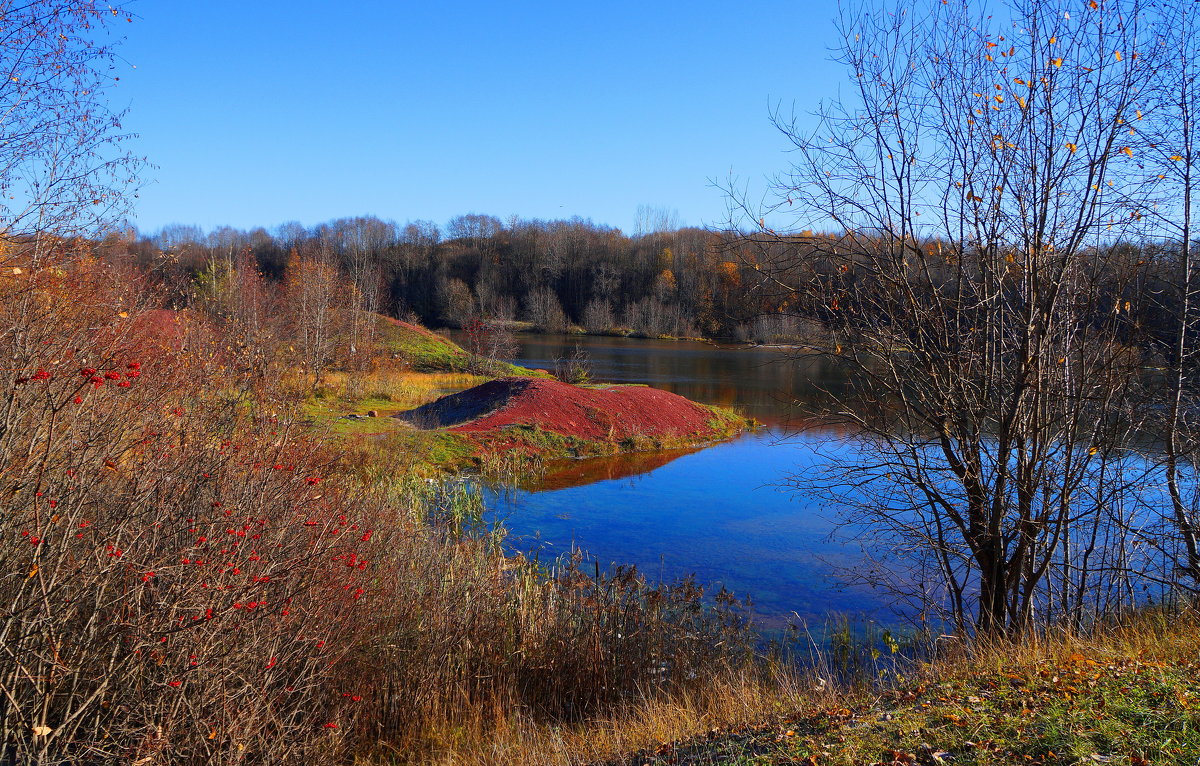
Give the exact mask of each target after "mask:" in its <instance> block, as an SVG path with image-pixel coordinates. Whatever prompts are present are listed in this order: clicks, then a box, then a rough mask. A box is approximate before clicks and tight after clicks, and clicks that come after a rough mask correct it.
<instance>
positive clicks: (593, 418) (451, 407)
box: [397, 378, 714, 442]
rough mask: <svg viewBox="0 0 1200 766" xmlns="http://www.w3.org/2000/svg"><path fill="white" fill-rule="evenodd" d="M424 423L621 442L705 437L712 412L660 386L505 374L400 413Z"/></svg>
mask: <svg viewBox="0 0 1200 766" xmlns="http://www.w3.org/2000/svg"><path fill="white" fill-rule="evenodd" d="M397 417H400V418H403V419H404V420H407V421H409V422H411V423H413V424H415V425H418V426H420V427H423V428H449V430H451V431H456V432H459V433H482V432H489V431H496V430H498V429H502V428H504V427H506V426H516V425H526V426H536V427H538V428H541V429H543V430H545V431H553V432H555V433H559V434H562V435H564V436H574V437H577V438H581V439H589V440H597V441H609V442H619V441H621V440H623V439H627V438H631V437H649V438H663V437H676V438H684V437H692V438H695V437H705V436H707V435H709V434H711V433H712V432H713V431H714V428H713V425H712V420H713V414H712V412H710V411H709V410H707V409H705V408H703V407H701V406H700V405H698V404H696V403H694V402H691V401H689V400H687V399H685V398H683V397H682V396H679V395H677V394H672V393H669V392H667V391H660V390H658V389H656V388H645V387H642V386H613V387H609V388H580V387H579V386H573V385H570V384H569V383H562V382H559V381H557V380H544V379H535V378H501V379H499V380H491V381H488V382H487V383H484V384H482V385H479V386H476V387H475V388H471V389H468V390H466V391H461V392H459V393H457V394H451V395H449V396H444V397H442V398H441V399H438V400H437V401H436V402H433V403H431V404H427V405H425V406H423V407H418V408H417V409H415V410H411V411H409V412H404V413H400V414H399V415H397Z"/></svg>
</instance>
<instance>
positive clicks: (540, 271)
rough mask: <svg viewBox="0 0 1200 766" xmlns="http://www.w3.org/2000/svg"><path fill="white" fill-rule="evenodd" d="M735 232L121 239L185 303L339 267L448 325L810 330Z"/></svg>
mask: <svg viewBox="0 0 1200 766" xmlns="http://www.w3.org/2000/svg"><path fill="white" fill-rule="evenodd" d="M731 241H732V237H731V236H729V235H726V234H722V233H720V232H712V231H708V230H705V229H699V228H671V229H663V230H659V231H655V232H651V233H646V234H638V235H633V236H631V235H627V234H625V233H623V232H622V231H621V230H619V229H616V228H611V227H607V226H602V225H597V224H594V223H592V222H591V221H590V220H584V219H579V218H573V219H570V220H558V221H542V220H524V219H511V220H510V221H508V222H502V221H500V219H498V218H495V217H492V216H488V215H477V214H471V215H463V216H459V217H457V218H454V219H452V220H451V221H449V222H448V223H447V224H446V225H445V226H444V227H439V226H438V225H437V224H435V223H433V222H430V221H413V222H409V223H406V224H403V225H401V224H397V223H394V222H392V221H385V220H381V219H379V218H376V217H372V216H363V217H356V218H342V219H338V220H334V221H330V222H328V223H323V224H319V225H317V226H314V227H311V228H305V227H303V226H301V225H300V224H298V223H288V224H283V225H281V226H278V227H276V228H275V229H273V230H271V231H268V230H267V229H263V228H256V229H252V230H247V231H243V230H237V229H233V228H230V227H219V228H217V229H214V230H212V231H210V232H205V231H203V230H201V229H200V228H198V227H195V226H183V225H170V226H166V227H164V228H163V229H161V230H160V231H158V232H157V233H154V234H152V235H136V234H127V235H125V236H123V237H114V238H113V239H111V240H110V244H113V245H115V246H117V247H119V248H121V249H123V250H125V251H127V252H128V253H131V254H133V255H134V256H135V261H136V262H137V263H138V264H139V265H140V266H141V267H142V268H143V269H144V270H145V271H146V272H148V273H153V274H156V275H158V277H159V278H160V279H161V280H163V282H164V283H165V284H167V285H168V286H169V288H170V289H171V290H172V292H173V293H174V294H175V295H176V296H177V297H176V300H177V302H178V304H179V305H181V306H182V305H187V304H188V302H190V301H192V300H194V299H195V298H196V296H197V292H196V287H197V285H201V286H203V285H211V284H213V283H214V281H215V282H219V281H221V280H222V279H224V278H225V275H229V274H233V273H235V272H237V271H238V270H239V269H241V270H245V269H247V268H252V269H255V270H256V271H257V272H258V273H260V274H261V275H262V276H263V278H264V279H265V280H267V281H268V282H275V283H283V282H285V281H286V278H287V274H288V271H289V269H295V268H296V267H297V265H298V264H299V263H300V262H301V261H305V262H310V263H321V264H325V265H329V266H335V267H337V268H338V269H339V270H340V271H341V272H342V274H343V277H344V278H345V280H346V281H347V282H348V283H349V284H350V285H352V286H353V288H354V291H355V293H356V294H357V295H358V300H359V301H360V303H361V305H360V308H362V309H365V310H370V311H380V312H383V313H387V314H390V315H392V316H396V317H403V318H410V319H415V320H417V321H419V322H421V323H423V324H426V325H429V326H434V327H442V326H456V327H461V326H464V325H466V324H467V323H468V322H469V321H470V320H472V319H475V318H486V319H498V320H506V321H512V320H517V321H527V322H530V323H531V324H532V325H533V326H534V327H536V328H538V329H540V330H543V331H548V332H560V331H564V330H567V329H569V328H572V327H577V328H582V329H584V330H586V331H587V332H589V333H607V334H621V335H630V334H633V335H645V336H674V337H701V336H702V337H713V338H735V339H739V340H756V341H771V340H779V339H782V338H784V337H793V336H795V335H797V334H798V329H799V327H798V325H797V323H796V322H795V321H792V320H787V319H783V318H782V317H781V316H780V309H781V306H780V304H779V303H778V302H777V301H773V300H771V299H769V298H768V297H767V296H766V295H765V293H764V292H763V291H762V287H761V285H760V284H759V280H757V279H755V278H754V272H755V269H754V266H753V263H752V262H749V261H746V260H744V259H739V257H738V254H737V253H735V252H732V251H731V250H730V246H729V244H730V242H731Z"/></svg>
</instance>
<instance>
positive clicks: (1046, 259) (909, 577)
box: [737, 0, 1153, 635]
mask: <svg viewBox="0 0 1200 766" xmlns="http://www.w3.org/2000/svg"><path fill="white" fill-rule="evenodd" d="M1009 12H1010V16H1009V17H1008V18H1006V19H1004V20H1003V21H995V20H993V17H991V16H987V15H985V12H984V11H982V10H973V9H972V7H971V5H970V4H957V3H956V4H926V3H917V2H899V3H897V4H895V5H893V6H892V7H889V8H884V7H881V6H879V5H878V4H875V3H858V4H853V5H849V6H844V7H843V11H842V15H841V24H840V30H841V34H842V39H844V40H845V44H844V47H843V48H842V49H841V50H840V51H839V54H838V60H839V61H841V62H842V63H844V64H845V65H846V67H847V69H848V70H849V74H850V75H851V79H852V89H853V95H852V96H849V97H847V98H844V99H842V100H841V101H838V102H835V103H833V104H830V105H827V106H826V107H824V108H823V109H822V111H821V112H820V114H819V118H820V124H819V127H818V128H817V130H816V131H814V132H812V133H808V132H805V131H804V130H802V129H801V127H800V123H799V122H798V121H797V120H795V119H793V118H788V117H787V116H785V115H783V114H781V113H777V114H776V116H775V123H776V125H777V127H778V128H779V129H780V130H781V131H782V132H783V134H784V135H785V136H786V137H787V139H788V140H789V141H791V142H792V144H793V145H794V147H795V149H796V157H797V159H796V161H795V163H794V164H793V166H792V167H791V169H790V170H789V172H787V173H786V174H784V175H782V176H780V177H779V178H778V179H777V186H776V190H777V191H778V193H779V199H778V202H777V203H776V205H775V206H774V207H773V208H772V209H769V210H765V211H764V210H759V209H752V208H751V207H750V206H749V205H746V204H742V206H741V210H742V212H745V213H747V214H748V216H747V217H748V218H750V220H753V221H754V222H755V225H754V227H753V228H754V229H755V230H756V231H754V232H752V233H750V234H748V235H747V236H746V237H745V238H743V239H742V240H741V241H739V242H738V243H737V246H738V248H739V249H740V251H741V252H742V254H743V255H742V259H743V261H744V262H746V263H747V265H749V266H752V267H753V271H749V270H745V269H744V270H743V271H744V272H745V273H751V274H754V275H756V276H760V277H761V281H760V282H759V287H761V288H762V290H764V291H767V290H770V289H774V290H775V291H776V292H777V294H778V295H779V296H780V298H781V299H786V300H787V301H789V302H790V303H791V304H792V306H793V307H794V310H795V311H796V312H797V313H798V314H801V315H802V316H804V317H805V318H807V319H815V320H817V321H819V322H821V323H822V324H823V325H824V326H825V327H826V328H827V330H828V331H829V332H830V338H831V340H830V341H829V343H828V347H827V348H826V349H824V353H825V354H827V355H828V356H831V357H835V358H836V359H837V360H838V361H839V362H840V363H841V364H842V365H844V367H845V369H847V370H848V371H849V374H850V376H851V378H852V381H853V384H854V385H853V390H854V391H855V392H856V396H855V399H856V401H854V402H842V403H841V404H840V405H838V406H836V407H834V408H832V409H831V411H830V413H829V415H830V416H831V417H836V418H838V419H840V420H842V421H849V422H850V423H851V424H853V426H854V427H855V429H856V432H857V433H858V434H859V435H860V436H859V437H858V438H859V440H860V441H861V445H860V446H861V447H862V449H861V451H859V452H858V453H857V454H858V455H859V458H857V461H853V460H852V461H851V463H850V464H841V465H840V466H839V468H838V470H837V472H836V473H835V474H829V475H826V476H825V477H823V479H824V480H823V481H822V480H821V477H813V476H809V477H806V481H816V482H817V486H818V487H820V488H822V489H823V491H824V492H825V494H826V495H827V496H830V497H832V498H834V499H836V500H837V501H840V502H841V503H842V504H843V505H844V507H846V508H848V509H849V512H848V519H847V520H848V521H849V522H850V523H852V524H855V525H859V527H858V528H859V529H865V530H869V531H871V532H873V535H874V539H875V541H876V542H877V543H880V544H886V545H887V546H889V548H890V549H891V551H892V552H893V553H894V554H897V557H895V558H894V559H893V563H892V567H894V568H898V567H899V566H900V564H899V563H897V562H898V561H905V560H906V561H909V562H912V563H913V564H914V565H915V566H914V569H912V570H909V571H907V572H905V573H904V575H903V576H901V577H899V578H898V580H897V581H898V582H899V583H900V587H901V589H902V590H903V591H904V592H905V594H906V595H909V596H912V597H916V598H926V599H928V598H929V597H930V593H931V589H930V588H929V587H928V584H927V583H928V582H929V580H931V579H932V580H934V581H936V582H938V583H939V586H938V588H936V589H934V590H936V599H937V602H938V603H937V605H938V606H940V607H944V608H945V609H946V611H947V614H948V616H949V617H950V618H951V619H952V620H953V622H954V623H955V624H957V625H958V626H959V627H961V628H968V627H974V628H976V629H978V630H979V631H981V632H984V633H988V634H992V635H1006V634H1014V633H1020V632H1022V631H1024V630H1026V629H1028V628H1029V627H1030V626H1031V625H1032V624H1033V622H1034V619H1035V618H1036V617H1039V616H1040V617H1051V616H1058V615H1061V614H1063V613H1064V612H1070V611H1072V610H1074V612H1075V613H1076V614H1078V612H1079V610H1080V609H1082V608H1083V607H1084V605H1091V604H1094V603H1095V599H1094V598H1092V597H1093V596H1097V594H1098V593H1100V592H1101V591H1103V589H1104V588H1106V587H1108V586H1107V585H1106V584H1105V583H1104V582H1102V581H1100V580H1098V579H1097V573H1099V572H1101V571H1104V570H1106V569H1107V568H1108V565H1109V564H1112V563H1113V561H1114V560H1116V559H1118V558H1120V557H1121V556H1123V555H1124V550H1123V542H1122V540H1121V539H1120V535H1119V534H1117V535H1116V536H1111V535H1110V534H1109V533H1110V532H1111V529H1110V528H1109V527H1108V526H1105V525H1108V524H1109V522H1113V523H1114V524H1115V522H1116V520H1114V519H1112V518H1111V517H1110V516H1109V515H1108V514H1107V512H1106V510H1105V509H1106V508H1110V507H1111V504H1112V503H1113V501H1114V498H1116V499H1119V498H1120V497H1121V494H1120V491H1121V489H1122V488H1123V487H1124V486H1125V482H1129V481H1132V479H1131V478H1130V476H1129V472H1130V471H1135V470H1137V468H1136V465H1135V463H1136V461H1129V460H1125V459H1123V456H1124V455H1125V454H1126V453H1125V452H1124V451H1123V449H1122V447H1123V445H1124V444H1125V442H1126V435H1127V431H1128V429H1129V428H1130V427H1131V423H1130V421H1129V419H1128V418H1125V417H1120V416H1119V413H1122V411H1123V409H1125V408H1128V407H1130V406H1132V405H1131V402H1133V401H1134V400H1135V398H1136V397H1137V396H1139V395H1140V392H1139V391H1138V390H1137V388H1138V382H1137V381H1138V376H1137V374H1136V370H1137V369H1138V367H1139V364H1140V358H1139V355H1138V353H1137V351H1136V350H1135V349H1134V348H1131V347H1130V346H1129V345H1128V344H1127V343H1123V342H1122V338H1123V332H1124V331H1125V330H1126V329H1127V317H1128V316H1129V312H1130V310H1131V308H1134V307H1131V306H1130V305H1129V304H1127V303H1124V302H1123V301H1118V302H1116V304H1115V305H1114V303H1113V302H1112V301H1111V300H1107V303H1106V299H1107V298H1108V297H1110V296H1111V295H1112V294H1113V293H1114V291H1115V292H1116V293H1117V294H1120V292H1121V289H1120V285H1121V282H1122V280H1124V279H1126V278H1127V276H1128V275H1126V274H1125V273H1123V272H1122V271H1121V269H1120V268H1119V264H1118V263H1117V262H1116V261H1110V262H1108V263H1105V262H1103V261H1104V259H1105V257H1106V255H1109V254H1111V253H1112V252H1113V250H1112V249H1111V248H1108V247H1107V244H1108V243H1111V242H1112V241H1114V240H1116V239H1117V238H1118V237H1119V236H1121V235H1122V234H1123V233H1126V232H1127V231H1128V230H1129V227H1130V226H1132V225H1136V224H1137V223H1138V221H1139V220H1140V219H1141V216H1142V215H1143V213H1144V210H1143V208H1142V207H1141V206H1140V205H1139V203H1138V201H1139V200H1146V199H1147V197H1146V195H1145V187H1146V181H1147V179H1146V176H1145V173H1144V172H1141V169H1140V168H1139V167H1138V163H1139V162H1140V161H1141V160H1142V158H1141V157H1140V155H1139V153H1140V152H1142V150H1143V148H1142V144H1141V140H1140V138H1139V136H1138V135H1136V134H1134V135H1131V134H1130V133H1131V131H1130V126H1131V123H1133V122H1135V121H1136V120H1137V119H1138V117H1139V116H1140V114H1141V111H1140V110H1141V109H1143V108H1144V105H1143V103H1142V101H1143V100H1144V99H1145V98H1146V96H1147V86H1148V83H1149V78H1150V76H1151V74H1152V69H1153V67H1152V64H1151V62H1150V58H1151V57H1150V56H1148V55H1146V54H1147V53H1148V52H1147V51H1142V50H1140V49H1139V47H1138V44H1137V43H1138V33H1139V24H1140V23H1141V21H1142V11H1141V8H1140V6H1139V5H1138V3H1137V2H1136V0H1134V1H1132V2H1123V1H1120V0H1113V1H1110V2H1106V3H1103V4H1099V3H1091V4H1089V5H1088V6H1084V7H1082V8H1081V7H1080V6H1077V5H1076V4H1067V3H1061V2H1057V1H1056V0H1015V2H1013V3H1011V5H1010V9H1009ZM997 18H998V17H997ZM794 210H802V211H805V214H811V217H808V218H803V217H793V219H792V220H791V221H790V225H793V226H795V228H796V230H799V229H816V230H821V229H828V228H830V227H831V226H832V227H836V228H837V229H840V230H841V233H839V234H837V235H834V236H826V237H819V236H807V237H785V236H782V235H779V234H776V233H775V232H774V231H773V230H772V229H771V226H772V225H773V224H772V223H771V222H770V221H774V220H783V216H784V215H785V214H787V213H788V212H789V211H794ZM793 216H795V214H793ZM1114 286H1115V287H1114ZM851 405H852V406H851ZM839 457H842V458H845V453H842V454H840V455H839ZM891 574H892V573H883V574H881V575H880V577H881V578H886V577H889V576H891ZM922 580H924V581H925V584H923V583H922ZM1084 594H1086V595H1087V598H1084ZM926 605H927V606H928V604H926Z"/></svg>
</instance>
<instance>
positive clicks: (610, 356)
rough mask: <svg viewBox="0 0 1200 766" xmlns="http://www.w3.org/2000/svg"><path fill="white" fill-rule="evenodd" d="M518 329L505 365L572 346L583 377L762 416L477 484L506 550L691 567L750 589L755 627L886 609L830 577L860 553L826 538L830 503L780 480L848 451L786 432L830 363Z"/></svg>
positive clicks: (671, 573) (559, 354)
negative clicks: (678, 444) (503, 486)
mask: <svg viewBox="0 0 1200 766" xmlns="http://www.w3.org/2000/svg"><path fill="white" fill-rule="evenodd" d="M519 340H520V343H521V348H520V354H519V358H518V359H516V360H514V361H516V362H517V363H518V364H522V365H524V366H527V367H535V368H542V369H553V368H554V363H555V360H556V359H560V358H567V357H569V356H570V355H571V354H572V352H573V351H574V349H575V346H576V344H578V345H579V346H581V347H582V348H583V350H584V351H585V352H586V353H587V354H588V356H589V358H590V361H591V368H592V377H593V379H594V380H596V381H597V382H613V383H646V384H649V385H652V386H655V387H658V388H662V389H666V390H668V391H672V392H674V393H677V394H680V395H682V396H686V397H688V398H690V399H693V400H696V401H700V402H704V403H707V404H720V405H723V406H728V407H735V408H737V409H739V410H740V411H741V412H743V413H745V414H747V415H750V416H752V417H754V418H756V419H757V420H759V421H760V422H762V423H764V424H767V426H768V427H767V428H764V429H762V430H760V431H758V432H755V433H750V434H745V435H743V436H741V437H739V438H737V439H734V440H732V441H729V442H725V443H722V444H719V445H716V446H712V447H709V448H707V449H700V450H689V451H680V452H668V453H659V454H635V455H623V456H617V457H613V458H604V459H599V460H576V461H567V462H562V463H554V464H551V465H550V466H548V470H547V472H546V473H545V475H544V476H542V477H541V478H540V479H537V480H532V481H530V482H528V483H526V484H525V485H524V486H523V487H521V488H518V489H517V490H512V491H506V492H495V493H491V494H489V506H490V508H491V509H492V512H493V513H494V514H495V516H496V517H498V518H503V519H504V520H505V523H506V524H507V526H508V527H509V529H510V530H512V532H513V540H514V541H515V544H516V545H517V546H518V547H521V548H524V549H526V550H528V549H533V548H539V549H540V550H541V551H542V552H541V554H540V555H542V556H552V555H555V554H557V553H565V552H567V551H569V550H570V549H571V548H572V546H578V547H579V548H582V549H584V550H585V551H587V552H589V553H590V554H591V555H592V556H593V557H594V558H595V559H596V560H597V561H598V562H599V563H600V564H601V566H607V565H611V564H635V565H637V566H638V568H639V569H640V570H642V572H643V573H645V574H646V575H647V576H648V578H649V579H651V580H656V579H659V578H661V579H664V580H669V579H672V578H675V577H679V576H683V575H687V574H692V573H694V574H696V575H697V576H698V577H699V579H700V580H701V581H703V582H706V583H709V584H717V583H720V584H723V585H725V586H726V587H728V588H729V589H730V590H732V591H734V592H735V593H737V594H739V595H742V596H750V597H751V599H752V600H753V603H754V610H755V612H756V614H757V615H758V616H759V618H760V620H761V621H762V623H763V624H765V625H767V626H778V625H780V624H782V622H783V621H784V620H787V619H794V618H795V617H796V616H799V617H800V618H803V619H805V620H810V621H814V620H815V621H819V620H821V619H823V618H824V617H825V616H827V615H828V614H829V613H830V612H843V613H850V614H855V615H868V616H871V617H874V618H876V619H881V620H886V621H894V620H895V615H894V614H893V612H892V610H891V604H890V603H889V601H888V600H887V599H886V598H883V597H880V596H879V595H878V594H875V593H873V592H871V591H870V590H868V589H866V588H852V587H847V586H844V585H842V584H841V583H840V582H839V579H838V573H839V570H841V571H845V570H850V569H853V568H854V567H856V566H858V565H860V563H861V561H862V559H861V554H860V552H859V550H858V548H857V546H856V544H855V543H853V542H851V543H850V544H848V545H843V544H842V543H839V542H837V541H834V540H832V539H830V533H831V531H832V530H833V529H834V527H835V523H836V522H835V517H836V516H837V509H836V508H829V507H825V506H824V505H822V504H821V503H820V502H819V501H817V500H815V499H813V498H810V497H804V496H799V495H796V494H795V493H793V492H789V491H786V490H785V489H784V488H783V487H782V486H781V485H782V484H783V483H785V482H786V480H787V478H788V476H790V475H794V474H796V473H797V472H800V471H804V470H807V469H809V468H812V467H814V466H820V465H827V464H828V463H829V462H830V461H837V460H839V459H841V458H839V454H840V453H842V452H843V451H844V450H846V449H853V448H854V447H853V446H851V444H850V443H849V442H845V441H843V440H841V439H840V438H839V435H838V434H836V433H832V432H829V431H824V432H820V433H814V432H812V431H805V432H803V433H801V432H799V431H798V429H797V426H798V425H800V423H798V422H797V408H796V406H795V405H796V403H797V402H811V401H813V399H814V398H816V397H819V396H821V395H822V394H823V393H824V392H827V391H832V392H834V393H837V392H841V391H842V390H843V389H844V378H842V377H841V376H839V375H838V374H837V371H836V370H834V369H833V368H832V367H831V366H830V365H828V364H827V363H824V362H822V361H819V360H816V359H795V358H791V359H789V358H787V355H786V353H785V352H783V351H781V350H778V349H766V348H749V349H747V348H731V347H720V346H713V345H709V344H705V343H697V342H689V341H662V340H643V339H629V338H597V337H590V336H584V337H571V336H545V335H526V336H520V337H519ZM842 457H843V458H844V457H845V455H842Z"/></svg>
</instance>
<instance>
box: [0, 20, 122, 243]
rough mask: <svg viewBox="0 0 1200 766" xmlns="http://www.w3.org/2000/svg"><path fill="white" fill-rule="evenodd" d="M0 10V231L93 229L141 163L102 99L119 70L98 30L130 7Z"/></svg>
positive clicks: (114, 213)
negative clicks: (127, 146) (124, 144)
mask: <svg viewBox="0 0 1200 766" xmlns="http://www.w3.org/2000/svg"><path fill="white" fill-rule="evenodd" d="M0 18H2V19H3V23H2V24H0V70H2V74H3V77H0V135H2V136H3V140H2V141H0V192H2V193H0V239H2V240H4V241H9V242H11V241H18V240H19V241H29V240H36V238H37V237H44V236H45V235H47V234H49V233H52V234H53V235H54V236H55V237H59V238H61V237H64V236H75V235H87V234H95V233H97V232H98V231H99V230H101V229H103V228H104V227H105V226H107V225H108V224H110V223H112V222H114V221H116V220H119V218H120V217H121V216H122V215H123V214H124V212H125V211H126V209H127V202H128V200H129V199H130V196H131V195H130V192H131V190H132V186H133V184H134V182H135V180H136V176H137V172H138V170H139V169H140V167H141V165H142V162H141V161H139V160H138V159H137V158H135V157H133V156H132V155H130V154H129V153H128V152H127V151H126V150H125V149H124V148H123V143H124V141H125V139H126V138H128V137H129V136H128V134H126V133H123V132H122V126H121V117H122V115H121V114H120V113H116V112H113V111H112V110H111V108H110V107H109V105H108V102H107V99H106V94H107V93H108V91H109V90H111V88H112V87H113V86H114V85H115V84H116V81H117V80H118V79H120V78H119V77H117V76H116V75H115V72H116V71H117V67H116V62H117V59H116V58H115V56H114V50H113V47H112V45H111V44H110V43H109V42H108V40H109V39H112V38H111V36H109V35H106V33H105V32H104V31H103V30H104V28H105V27H107V26H108V25H109V24H110V23H114V22H125V21H126V19H128V18H130V17H129V14H128V12H127V10H126V9H125V7H124V5H123V4H121V3H116V4H111V5H110V4H108V3H104V4H101V3H96V2H92V1H91V0H74V1H73V2H11V1H6V2H0ZM31 252H32V253H33V255H34V257H38V255H39V253H41V252H42V251H41V249H35V250H33V251H31Z"/></svg>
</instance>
